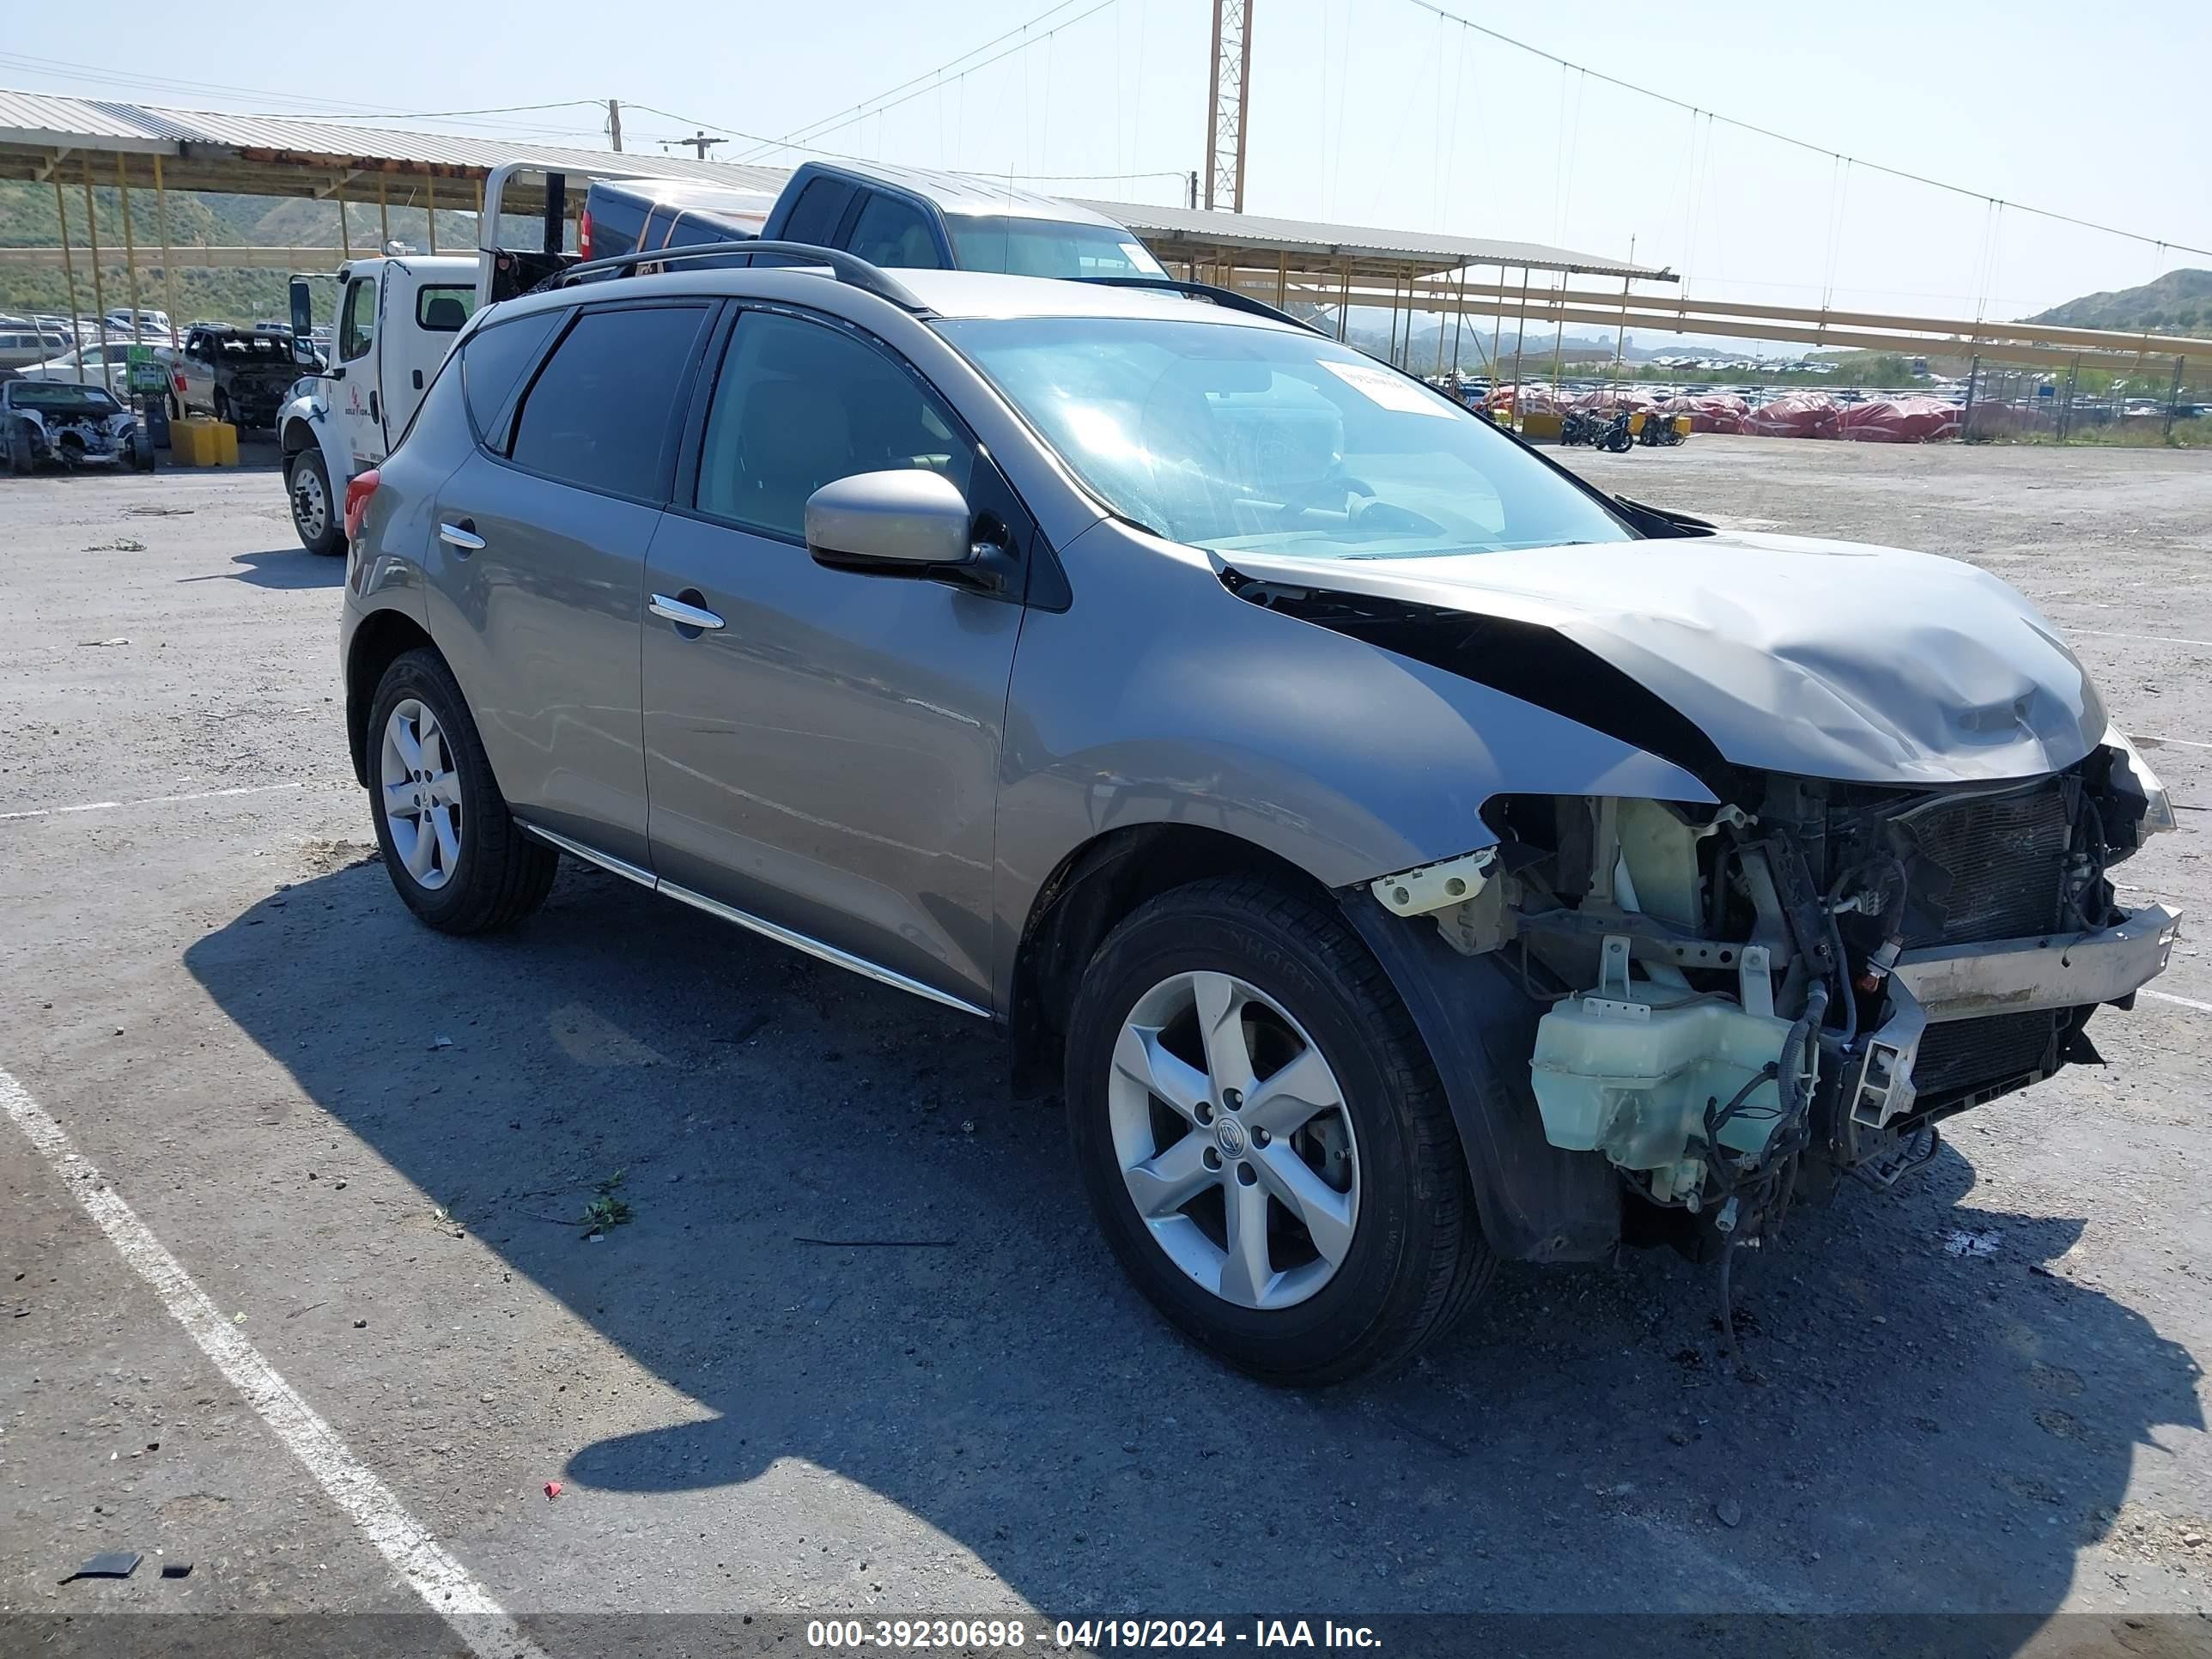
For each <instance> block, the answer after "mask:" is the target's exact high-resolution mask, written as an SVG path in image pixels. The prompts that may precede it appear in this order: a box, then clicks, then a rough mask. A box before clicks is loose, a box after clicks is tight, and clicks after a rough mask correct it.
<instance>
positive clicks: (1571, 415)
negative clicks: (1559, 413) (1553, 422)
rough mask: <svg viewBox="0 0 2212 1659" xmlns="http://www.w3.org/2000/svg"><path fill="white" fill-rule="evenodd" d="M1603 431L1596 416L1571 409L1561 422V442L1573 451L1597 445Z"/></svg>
mask: <svg viewBox="0 0 2212 1659" xmlns="http://www.w3.org/2000/svg"><path fill="white" fill-rule="evenodd" d="M1601 429H1602V428H1601V423H1600V422H1599V421H1598V418H1597V416H1595V415H1592V414H1590V413H1589V411H1588V410H1580V409H1571V410H1568V411H1567V412H1566V415H1565V418H1564V419H1562V420H1561V421H1560V422H1559V442H1560V443H1561V444H1562V445H1564V446H1565V447H1568V448H1575V447H1578V446H1580V445H1583V444H1595V443H1596V442H1597V441H1598V434H1599V432H1600V431H1601Z"/></svg>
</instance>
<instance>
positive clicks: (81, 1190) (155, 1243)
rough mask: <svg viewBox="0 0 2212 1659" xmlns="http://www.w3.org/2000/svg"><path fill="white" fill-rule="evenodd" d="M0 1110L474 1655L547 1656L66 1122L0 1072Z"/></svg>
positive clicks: (501, 1658) (491, 1658)
mask: <svg viewBox="0 0 2212 1659" xmlns="http://www.w3.org/2000/svg"><path fill="white" fill-rule="evenodd" d="M0 1107H5V1108H6V1109H7V1113H8V1115H9V1117H11V1118H13V1119H14V1120H15V1125H16V1127H18V1128H20V1129H21V1130H22V1132H23V1133H24V1134H25V1135H26V1136H27V1137H28V1138H29V1139H30V1142H31V1145H32V1146H35V1147H36V1148H38V1150H39V1152H40V1156H41V1157H43V1158H45V1159H46V1162H47V1163H49V1164H52V1165H53V1167H54V1170H55V1172H56V1173H57V1174H58V1175H59V1176H61V1178H62V1181H63V1183H64V1185H65V1186H67V1187H68V1188H69V1190H70V1193H71V1194H73V1195H74V1196H75V1197H76V1201H77V1202H78V1204H80V1205H81V1206H83V1208H84V1212H85V1213H86V1214H87V1215H89V1216H90V1217H91V1218H93V1219H94V1221H95V1222H97V1223H98V1224H99V1225H100V1231H102V1232H104V1233H106V1235H107V1238H108V1242H109V1243H112V1244H113V1245H114V1246H115V1248H116V1249H117V1250H118V1252H120V1253H121V1255H122V1256H123V1259H124V1260H125V1261H127V1262H129V1263H130V1264H131V1267H134V1268H135V1269H137V1273H138V1275H139V1277H141V1278H142V1279H144V1280H145V1281H146V1282H147V1283H148V1284H149V1285H152V1286H153V1287H154V1291H155V1294H156V1295H158V1296H159V1297H161V1301H162V1303H163V1304H164V1305H165V1306H167V1309H168V1310H169V1312H170V1313H171V1314H172V1315H173V1316H174V1317H175V1319H176V1322H178V1323H179V1325H182V1326H183V1327H184V1328H185V1332H186V1334H189V1335H190V1336H191V1339H192V1340H193V1341H195V1342H197V1344H199V1346H200V1351H201V1352H203V1353H204V1354H206V1355H207V1357H208V1358H210V1359H211V1360H213V1361H214V1362H215V1364H216V1369H218V1370H221V1371H222V1374H223V1375H224V1376H227V1377H228V1378H229V1379H230V1382H231V1386H232V1387H234V1388H235V1389H237V1390H238V1391H239V1393H240V1395H244V1396H245V1399H246V1404H248V1405H249V1406H251V1407H253V1409H254V1410H255V1411H256V1412H258V1413H259V1414H260V1417H261V1420H262V1421H263V1422H264V1423H266V1424H267V1425H269V1428H270V1432H272V1433H273V1434H275V1435H276V1437H277V1438H278V1439H279V1440H281V1441H283V1443H284V1446H285V1449H287V1450H289V1452H290V1453H291V1454H292V1455H293V1456H295V1457H296V1458H298V1459H299V1460H300V1462H302V1463H304V1464H306V1465H307V1473H308V1474H312V1475H313V1476H314V1477H315V1480H317V1482H319V1484H320V1485H321V1486H322V1488H323V1490H324V1491H325V1492H328V1493H329V1494H330V1496H331V1502H333V1503H335V1504H337V1506H338V1508H340V1509H341V1510H344V1511H345V1513H346V1516H348V1518H349V1519H350V1520H351V1521H352V1522H353V1523H354V1525H355V1526H356V1527H357V1528H359V1529H360V1531H361V1534H362V1536H363V1537H365V1538H366V1539H368V1541H369V1542H370V1543H371V1544H373V1545H374V1546H375V1547H376V1549H377V1552H378V1553H380V1555H382V1556H383V1557H384V1559H386V1561H389V1562H390V1563H391V1564H392V1568H393V1570H394V1571H397V1572H398V1574H399V1576H400V1577H403V1578H404V1579H405V1580H406V1581H407V1582H408V1583H409V1584H410V1585H412V1586H413V1587H414V1590H415V1593H416V1595H419V1596H421V1597H422V1599H423V1601H426V1602H428V1604H429V1606H430V1609H431V1611H432V1612H434V1613H437V1614H438V1616H439V1617H440V1618H441V1619H443V1620H445V1621H446V1622H447V1624H448V1625H450V1626H453V1631H454V1633H455V1634H457V1635H458V1636H459V1637H460V1638H461V1639H462V1640H463V1641H464V1642H466V1643H467V1644H469V1647H470V1648H471V1650H473V1651H474V1652H475V1653H476V1654H477V1656H478V1659H544V1654H543V1652H542V1651H541V1650H539V1649H538V1646H537V1645H536V1644H534V1643H532V1641H531V1640H530V1639H529V1638H526V1636H524V1635H523V1633H522V1632H521V1629H520V1626H517V1625H516V1624H515V1622H514V1620H513V1618H511V1617H510V1616H509V1615H508V1613H507V1610H506V1609H505V1608H504V1607H501V1606H500V1604H499V1603H498V1602H497V1601H494V1600H493V1599H492V1594H491V1592H490V1591H489V1590H488V1589H485V1588H484V1587H483V1585H482V1584H481V1583H478V1582H477V1578H476V1576H475V1575H474V1574H472V1573H471V1572H470V1571H469V1570H468V1569H467V1568H466V1567H465V1566H463V1565H461V1564H460V1563H459V1561H458V1560H456V1559H454V1558H453V1556H452V1555H451V1554H449V1553H447V1551H446V1549H445V1548H444V1547H443V1546H441V1544H439V1542H438V1541H436V1540H435V1539H434V1538H432V1537H431V1536H430V1534H428V1532H427V1531H425V1530H424V1529H423V1528H422V1523H421V1522H418V1521H416V1519H415V1517H414V1516H411V1515H410V1514H408V1513H407V1511H406V1510H405V1509H404V1507H403V1506H402V1505H401V1504H400V1502H399V1499H398V1498H397V1497H396V1496H394V1495H393V1493H392V1489H391V1488H390V1487H389V1486H386V1485H385V1484H384V1482H383V1481H382V1480H379V1479H378V1478H377V1477H376V1475H375V1474H374V1473H372V1472H371V1471H370V1469H369V1468H368V1465H367V1464H365V1463H363V1462H362V1461H361V1460H360V1459H359V1458H358V1457H356V1456H355V1455H354V1454H353V1452H352V1449H350V1448H349V1447H348V1446H347V1444H346V1443H345V1442H344V1441H343V1440H341V1439H339V1438H338V1436H337V1431H336V1430H334V1429H332V1428H331V1425H329V1424H327V1423H325V1421H323V1419H322V1418H321V1416H320V1415H319V1413H317V1412H316V1410H315V1408H314V1407H312V1406H310V1405H309V1404H308V1403H307V1401H305V1400H303V1399H302V1398H301V1396H300V1393H299V1391H298V1390H297V1389H295V1388H293V1386H292V1385H291V1384H290V1383H287V1382H286V1381H285V1380H284V1379H283V1376H280V1375H279V1374H278V1372H277V1370H276V1367H275V1366H273V1365H271V1364H270V1363H269V1362H268V1361H267V1360H266V1359H264V1358H262V1357H261V1354H260V1352H259V1351H258V1349H256V1348H255V1347H254V1346H253V1345H252V1343H251V1342H248V1341H247V1340H246V1339H245V1337H243V1336H241V1335H240V1334H239V1332H238V1328H237V1327H236V1326H234V1325H233V1324H232V1323H231V1322H230V1321H228V1320H227V1319H225V1318H224V1317H223V1316H222V1314H221V1313H220V1312H219V1311H217V1310H216V1305H215V1304H214V1303H212V1302H210V1301H209V1300H208V1298H207V1294H206V1292H205V1291H202V1290H201V1289H200V1287H199V1286H198V1285H197V1284H195V1283H193V1282H192V1278H191V1274H189V1273H186V1272H185V1270H184V1268H183V1267H180V1266H179V1265H178V1262H177V1259H176V1257H174V1256H173V1255H170V1254H169V1252H168V1251H167V1249H164V1248H163V1247H162V1244H161V1240H159V1239H158V1238H156V1237H154V1235H153V1234H152V1233H151V1232H149V1231H148V1230H147V1227H146V1224H145V1223H144V1222H143V1221H141V1220H139V1219H138V1218H137V1215H136V1214H134V1213H133V1212H132V1211H131V1206H129V1205H128V1204H125V1202H124V1201H123V1200H122V1198H121V1196H120V1195H119V1194H117V1192H116V1191H115V1189H114V1188H112V1187H111V1186H109V1185H108V1184H107V1183H106V1182H105V1181H104V1180H103V1179H102V1178H101V1176H100V1171H99V1170H95V1169H94V1167H93V1166H92V1164H90V1163H89V1162H88V1160H87V1159H86V1158H84V1157H83V1156H82V1154H81V1153H79V1152H77V1150H76V1147H74V1146H71V1145H70V1139H69V1136H68V1134H67V1133H65V1132H64V1130H63V1128H62V1126H61V1125H60V1124H58V1123H57V1122H55V1121H54V1120H53V1118H52V1115H49V1114H48V1113H47V1111H46V1109H45V1108H44V1107H42V1106H40V1104H39V1103H38V1102H37V1101H35V1100H33V1099H32V1098H31V1095H30V1091H28V1090H27V1089H25V1088H24V1087H23V1085H21V1084H20V1083H18V1082H17V1081H16V1080H15V1079H14V1078H13V1077H12V1076H10V1075H9V1073H6V1072H0Z"/></svg>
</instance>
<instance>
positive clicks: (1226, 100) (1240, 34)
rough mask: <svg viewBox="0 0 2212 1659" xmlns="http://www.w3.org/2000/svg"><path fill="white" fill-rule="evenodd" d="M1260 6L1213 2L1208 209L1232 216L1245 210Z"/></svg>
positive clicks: (1240, 0)
mask: <svg viewBox="0 0 2212 1659" xmlns="http://www.w3.org/2000/svg"><path fill="white" fill-rule="evenodd" d="M1254 4H1255V0H1213V72H1212V75H1211V76H1209V77H1208V81H1207V85H1206V207H1207V208H1208V209H1209V210H1210V209H1212V208H1213V207H1215V206H1216V205H1219V206H1222V207H1226V208H1227V209H1229V210H1230V211H1231V212H1232V213H1242V212H1243V211H1244V133H1245V125H1246V120H1245V118H1246V116H1247V114H1248V113H1249V111H1250V107H1251V99H1250V93H1251V88H1252V7H1253V5H1254ZM1217 198H1218V201H1217Z"/></svg>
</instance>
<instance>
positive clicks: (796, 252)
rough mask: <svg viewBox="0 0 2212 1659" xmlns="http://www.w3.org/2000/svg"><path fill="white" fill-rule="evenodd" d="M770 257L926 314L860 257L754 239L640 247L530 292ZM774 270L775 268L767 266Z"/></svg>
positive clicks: (573, 269)
mask: <svg viewBox="0 0 2212 1659" xmlns="http://www.w3.org/2000/svg"><path fill="white" fill-rule="evenodd" d="M757 253H767V254H774V255H776V256H778V258H776V259H775V262H774V264H777V265H781V264H783V263H784V262H785V261H789V262H790V263H791V264H798V265H827V266H828V267H829V271H830V274H831V275H832V276H836V279H837V280H838V281H839V282H841V283H845V284H846V285H847V286H848V287H849V288H857V289H860V290H861V291H862V292H863V293H867V294H872V295H875V296H876V297H877V298H878V299H879V300H888V301H890V302H891V303H892V304H893V305H895V306H897V307H899V308H900V309H902V310H904V311H911V312H915V313H927V311H928V310H929V307H927V306H926V305H924V304H923V303H922V302H921V301H920V300H919V299H917V298H916V297H915V295H914V292H913V290H912V289H908V288H906V287H905V286H903V285H902V283H899V282H897V281H896V279H894V278H892V277H890V276H886V275H884V271H883V270H882V269H881V268H880V267H878V266H876V265H872V264H869V263H868V262H867V261H866V259H863V258H860V256H859V255H858V254H854V253H847V252H844V251H843V250H842V249H840V248H834V247H816V246H812V245H811V243H807V242H767V241H762V240H757V239H753V240H745V241H734V242H690V243H685V244H683V245H681V246H676V247H653V248H640V249H638V250H637V251H636V252H632V253H617V254H612V255H610V256H609V257H608V258H605V259H586V260H584V261H582V262H581V263H580V264H573V265H570V266H568V268H567V269H566V270H559V271H556V272H555V273H554V274H553V275H552V276H548V277H547V278H546V279H545V280H544V282H542V283H538V286H537V287H536V288H534V289H531V292H532V293H533V294H545V293H550V292H551V291H553V290H554V289H563V288H567V287H568V286H569V285H570V284H571V283H575V282H578V281H580V280H583V279H585V278H588V277H592V276H619V275H620V274H622V273H623V271H626V270H629V268H630V267H631V266H632V265H662V264H676V263H678V261H679V260H684V259H707V258H716V259H720V258H729V257H730V256H732V254H743V255H746V256H748V258H747V259H746V263H747V264H751V259H750V255H753V254H757ZM770 268H773V267H770Z"/></svg>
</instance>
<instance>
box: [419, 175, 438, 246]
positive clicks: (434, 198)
mask: <svg viewBox="0 0 2212 1659" xmlns="http://www.w3.org/2000/svg"><path fill="white" fill-rule="evenodd" d="M422 183H423V187H424V189H425V190H427V191H428V197H426V198H425V199H427V200H428V203H429V206H428V207H427V208H425V209H424V210H422V217H423V219H424V221H425V222H427V223H428V225H429V227H430V252H433V253H435V252H437V251H438V175H437V174H436V173H431V174H429V175H428V177H427V178H425V179H423V181H422Z"/></svg>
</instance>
